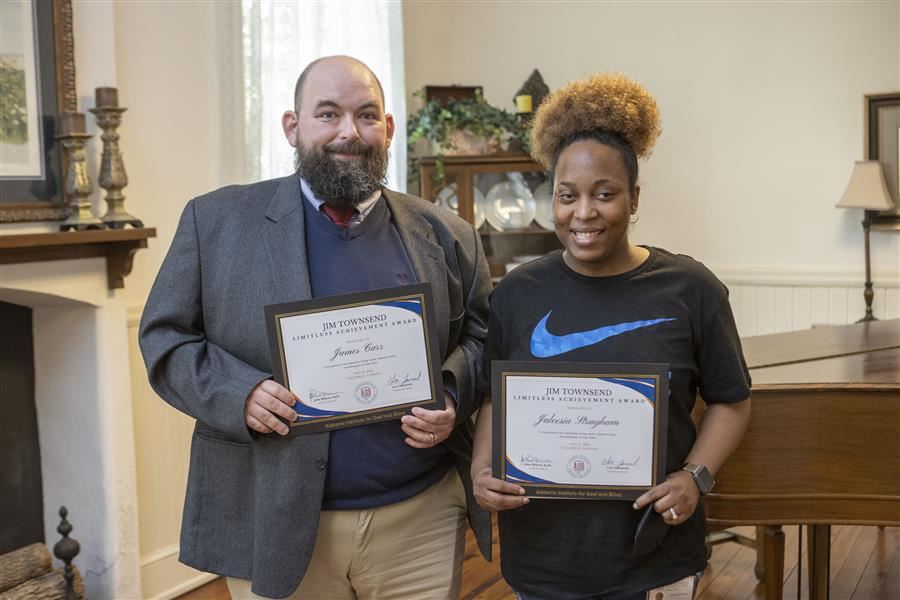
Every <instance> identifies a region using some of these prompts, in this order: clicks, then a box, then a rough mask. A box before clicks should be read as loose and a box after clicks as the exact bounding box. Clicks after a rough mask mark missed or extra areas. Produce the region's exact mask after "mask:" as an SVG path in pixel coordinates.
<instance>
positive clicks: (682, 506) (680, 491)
mask: <svg viewBox="0 0 900 600" xmlns="http://www.w3.org/2000/svg"><path fill="white" fill-rule="evenodd" d="M699 500H700V489H699V488H698V487H697V484H696V483H694V478H693V476H692V475H691V474H690V473H688V472H687V471H675V472H674V473H669V476H668V477H667V478H666V480H665V481H664V482H662V483H661V484H659V485H657V486H655V487H652V488H650V489H649V490H647V492H646V493H645V494H644V495H643V496H641V497H640V498H638V499H637V500H635V502H634V509H635V510H640V509H642V508H644V507H645V506H647V505H648V504H650V503H651V502H652V503H653V509H654V510H655V511H656V512H658V513H659V514H661V515H662V517H663V519H665V521H666V523H668V524H669V525H680V524H681V523H684V522H685V521H687V520H688V519H689V518H690V516H691V515H692V514H694V511H695V510H697V502H699Z"/></svg>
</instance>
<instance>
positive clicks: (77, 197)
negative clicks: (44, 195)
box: [56, 131, 105, 231]
mask: <svg viewBox="0 0 900 600" xmlns="http://www.w3.org/2000/svg"><path fill="white" fill-rule="evenodd" d="M91 137H92V136H91V135H89V134H87V133H79V132H77V131H70V132H67V133H65V134H63V135H59V136H56V139H58V140H59V141H60V143H61V144H62V147H63V152H64V153H65V155H66V164H67V165H68V166H67V168H66V179H65V182H64V185H63V191H64V192H65V194H66V199H67V200H68V202H69V208H71V210H72V215H71V216H70V217H69V218H68V219H66V220H65V221H63V222H62V224H61V225H60V226H59V229H60V231H69V230H70V229H74V230H76V231H83V230H85V229H104V227H105V226H104V225H103V221H101V220H100V219H98V218H97V217H95V216H94V213H92V212H91V201H90V200H89V199H88V196H90V195H91V191H92V190H93V186H92V185H91V178H90V177H88V174H87V164H86V162H85V156H84V144H85V142H87V140H89V139H91Z"/></svg>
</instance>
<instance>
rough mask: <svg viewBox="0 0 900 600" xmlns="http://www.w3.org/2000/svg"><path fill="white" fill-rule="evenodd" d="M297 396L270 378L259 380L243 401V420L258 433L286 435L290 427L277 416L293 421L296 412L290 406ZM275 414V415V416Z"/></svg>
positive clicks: (289, 421)
mask: <svg viewBox="0 0 900 600" xmlns="http://www.w3.org/2000/svg"><path fill="white" fill-rule="evenodd" d="M297 400H299V398H298V397H297V396H296V395H295V394H294V393H293V392H291V391H290V390H289V389H287V388H286V387H284V386H283V385H281V384H280V383H276V382H274V381H272V380H271V379H266V380H264V381H261V382H260V383H259V384H258V385H257V386H256V387H255V388H253V390H251V391H250V394H249V395H248V396H247V400H246V401H245V402H244V422H245V423H247V427H249V428H250V429H252V430H253V431H258V432H259V433H272V432H273V431H275V432H277V433H280V434H281V435H287V433H288V431H290V428H289V427H288V426H287V425H285V424H284V423H283V422H281V420H279V419H278V417H281V418H283V419H287V422H288V423H293V422H294V419H296V418H297V413H296V412H294V409H293V408H291V407H292V406H294V403H295V402H297ZM276 415H277V416H276Z"/></svg>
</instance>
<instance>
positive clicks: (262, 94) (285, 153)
mask: <svg viewBox="0 0 900 600" xmlns="http://www.w3.org/2000/svg"><path fill="white" fill-rule="evenodd" d="M401 9H402V6H401V3H400V2H399V1H393V2H384V1H368V2H367V1H352V2H341V1H337V0H331V1H319V2H313V1H287V0H271V1H265V0H242V2H241V15H240V20H241V37H242V44H241V45H242V48H243V59H242V69H241V71H242V74H243V76H242V84H243V90H244V92H243V114H244V123H243V124H244V128H243V143H244V152H243V153H239V154H243V159H242V161H241V162H243V163H244V164H243V168H242V170H243V171H244V174H245V176H246V180H247V181H258V180H260V179H269V178H272V177H281V176H283V175H286V174H288V173H291V172H293V170H294V149H293V148H292V147H290V146H289V145H288V143H287V141H286V140H285V139H284V135H283V133H282V131H281V115H282V113H283V112H284V111H285V110H287V109H292V108H293V107H294V84H295V83H296V80H297V76H298V75H299V74H300V71H302V70H303V67H305V66H306V65H307V64H308V63H309V62H311V61H313V60H315V59H316V58H319V57H322V56H329V55H333V54H347V55H350V56H353V57H355V58H358V59H360V60H362V61H363V62H364V63H366V64H367V65H368V66H369V67H370V68H371V69H372V70H373V71H374V72H375V74H376V75H377V76H378V79H379V80H380V81H381V85H382V86H383V87H384V94H385V104H386V109H387V111H388V112H390V113H392V114H393V115H394V119H395V120H396V123H397V128H396V132H395V134H394V141H393V143H392V144H391V162H390V166H389V167H388V187H391V188H392V189H399V190H404V191H405V189H406V102H405V98H406V91H405V83H404V72H403V21H402V10H401ZM229 137H232V138H233V139H235V140H237V139H240V137H241V136H238V135H233V136H229ZM232 160H233V158H232ZM235 166H238V165H235Z"/></svg>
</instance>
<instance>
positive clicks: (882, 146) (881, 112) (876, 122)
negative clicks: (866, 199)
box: [865, 92, 900, 230]
mask: <svg viewBox="0 0 900 600" xmlns="http://www.w3.org/2000/svg"><path fill="white" fill-rule="evenodd" d="M865 132H866V141H865V144H866V160H877V161H879V162H880V163H881V164H882V167H883V171H884V179H885V182H886V183H887V187H888V192H889V193H890V195H891V198H893V199H894V208H893V210H885V211H881V212H878V213H876V214H875V215H874V218H873V219H872V226H873V227H876V228H878V229H897V230H900V193H898V190H900V92H893V93H890V94H871V95H868V96H866V123H865Z"/></svg>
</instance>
